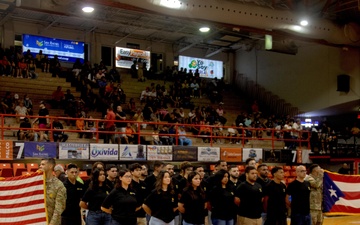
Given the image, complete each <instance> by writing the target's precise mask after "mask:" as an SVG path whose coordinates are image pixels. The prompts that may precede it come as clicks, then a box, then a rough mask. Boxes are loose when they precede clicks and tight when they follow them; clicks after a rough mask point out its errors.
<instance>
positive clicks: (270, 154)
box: [263, 149, 281, 163]
mask: <svg viewBox="0 0 360 225" xmlns="http://www.w3.org/2000/svg"><path fill="white" fill-rule="evenodd" d="M263 162H268V163H277V162H281V150H279V149H264V158H263Z"/></svg>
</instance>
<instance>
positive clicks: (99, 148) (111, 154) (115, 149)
mask: <svg viewBox="0 0 360 225" xmlns="http://www.w3.org/2000/svg"><path fill="white" fill-rule="evenodd" d="M90 159H108V160H119V145H116V144H90Z"/></svg>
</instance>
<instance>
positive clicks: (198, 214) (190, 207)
mask: <svg viewBox="0 0 360 225" xmlns="http://www.w3.org/2000/svg"><path fill="white" fill-rule="evenodd" d="M187 180H188V182H189V184H190V185H189V186H187V187H186V188H185V189H184V191H183V192H182V195H181V198H180V200H179V203H178V206H179V211H180V212H181V213H182V217H183V225H193V224H198V225H201V224H204V222H205V216H207V211H206V210H205V209H206V208H205V207H206V200H205V192H204V190H203V189H202V188H201V186H200V183H201V178H200V174H198V173H197V172H191V173H190V174H189V175H188V179H187Z"/></svg>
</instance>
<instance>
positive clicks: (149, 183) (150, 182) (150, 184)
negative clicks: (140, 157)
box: [144, 161, 164, 191]
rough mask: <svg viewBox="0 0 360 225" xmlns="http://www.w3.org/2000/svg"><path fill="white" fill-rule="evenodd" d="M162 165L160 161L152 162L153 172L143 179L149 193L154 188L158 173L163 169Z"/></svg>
mask: <svg viewBox="0 0 360 225" xmlns="http://www.w3.org/2000/svg"><path fill="white" fill-rule="evenodd" d="M163 167H164V163H163V162H161V161H155V162H154V172H153V173H152V174H151V175H149V176H147V177H146V178H145V180H144V181H145V183H146V187H147V188H148V189H149V191H151V190H153V189H154V188H155V183H156V177H157V176H158V175H159V173H160V171H161V170H162V169H163Z"/></svg>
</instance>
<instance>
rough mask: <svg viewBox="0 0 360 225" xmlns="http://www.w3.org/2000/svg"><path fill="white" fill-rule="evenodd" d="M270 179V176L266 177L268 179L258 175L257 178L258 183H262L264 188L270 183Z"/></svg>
mask: <svg viewBox="0 0 360 225" xmlns="http://www.w3.org/2000/svg"><path fill="white" fill-rule="evenodd" d="M270 181H271V180H270V179H268V178H266V180H263V179H261V178H260V177H258V178H257V179H256V183H258V184H260V185H261V187H262V188H263V189H264V188H265V186H266V185H267V184H268V183H270Z"/></svg>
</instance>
